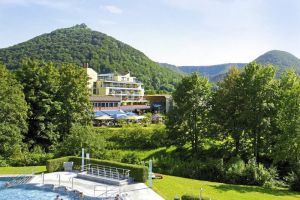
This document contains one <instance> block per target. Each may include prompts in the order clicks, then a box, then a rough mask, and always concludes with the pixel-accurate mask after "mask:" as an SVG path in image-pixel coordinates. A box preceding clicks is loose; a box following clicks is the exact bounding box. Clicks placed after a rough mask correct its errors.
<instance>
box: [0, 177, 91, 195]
mask: <svg viewBox="0 0 300 200" xmlns="http://www.w3.org/2000/svg"><path fill="white" fill-rule="evenodd" d="M11 180H12V178H11V177H0V200H15V199H16V200H54V199H55V198H56V195H59V197H60V198H62V199H63V200H77V199H78V200H79V199H80V198H79V195H78V193H77V194H75V193H74V192H71V191H69V192H66V191H64V190H63V189H61V188H60V189H55V188H53V186H50V185H48V186H38V185H34V184H23V185H16V186H12V187H5V183H7V182H9V181H11ZM84 199H85V200H91V199H95V198H91V197H85V198H84Z"/></svg>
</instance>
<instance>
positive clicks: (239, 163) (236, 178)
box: [225, 158, 246, 184]
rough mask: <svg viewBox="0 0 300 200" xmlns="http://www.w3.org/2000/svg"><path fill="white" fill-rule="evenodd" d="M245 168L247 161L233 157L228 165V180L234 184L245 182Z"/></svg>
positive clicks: (226, 174)
mask: <svg viewBox="0 0 300 200" xmlns="http://www.w3.org/2000/svg"><path fill="white" fill-rule="evenodd" d="M245 169H246V167H245V162H244V161H243V160H242V159H240V158H231V159H230V160H229V162H228V163H227V165H226V171H225V180H226V182H228V183H233V184H234V183H241V182H243V181H244V180H243V179H244V172H245Z"/></svg>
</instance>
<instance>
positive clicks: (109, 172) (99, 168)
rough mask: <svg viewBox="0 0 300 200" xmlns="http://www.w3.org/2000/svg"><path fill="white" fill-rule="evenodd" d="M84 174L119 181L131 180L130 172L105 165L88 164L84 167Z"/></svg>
mask: <svg viewBox="0 0 300 200" xmlns="http://www.w3.org/2000/svg"><path fill="white" fill-rule="evenodd" d="M83 170H84V171H83V172H86V173H87V174H89V175H94V176H102V177H107V178H112V179H118V180H126V179H129V173H130V170H128V169H122V168H117V167H109V166H104V165H95V164H87V165H84V168H83Z"/></svg>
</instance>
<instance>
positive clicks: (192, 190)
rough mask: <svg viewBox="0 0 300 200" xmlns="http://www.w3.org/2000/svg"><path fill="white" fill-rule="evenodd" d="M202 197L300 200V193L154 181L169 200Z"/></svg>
mask: <svg viewBox="0 0 300 200" xmlns="http://www.w3.org/2000/svg"><path fill="white" fill-rule="evenodd" d="M200 188H203V192H202V195H203V196H206V197H210V198H211V200H300V192H299V193H297V192H290V191H288V190H286V189H266V188H263V187H256V186H244V185H231V184H223V183H215V182H208V181H199V180H193V179H187V178H180V177H175V176H166V175H164V178H163V179H156V180H154V181H153V189H154V190H155V191H156V192H157V193H158V194H160V195H161V196H162V197H164V198H165V199H167V200H173V199H174V197H175V196H179V195H180V196H181V195H182V194H194V195H199V193H200Z"/></svg>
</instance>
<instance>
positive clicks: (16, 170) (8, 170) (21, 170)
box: [0, 166, 46, 174]
mask: <svg viewBox="0 0 300 200" xmlns="http://www.w3.org/2000/svg"><path fill="white" fill-rule="evenodd" d="M45 171H46V166H29V167H0V174H32V173H33V172H34V173H35V174H39V173H42V172H45Z"/></svg>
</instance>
